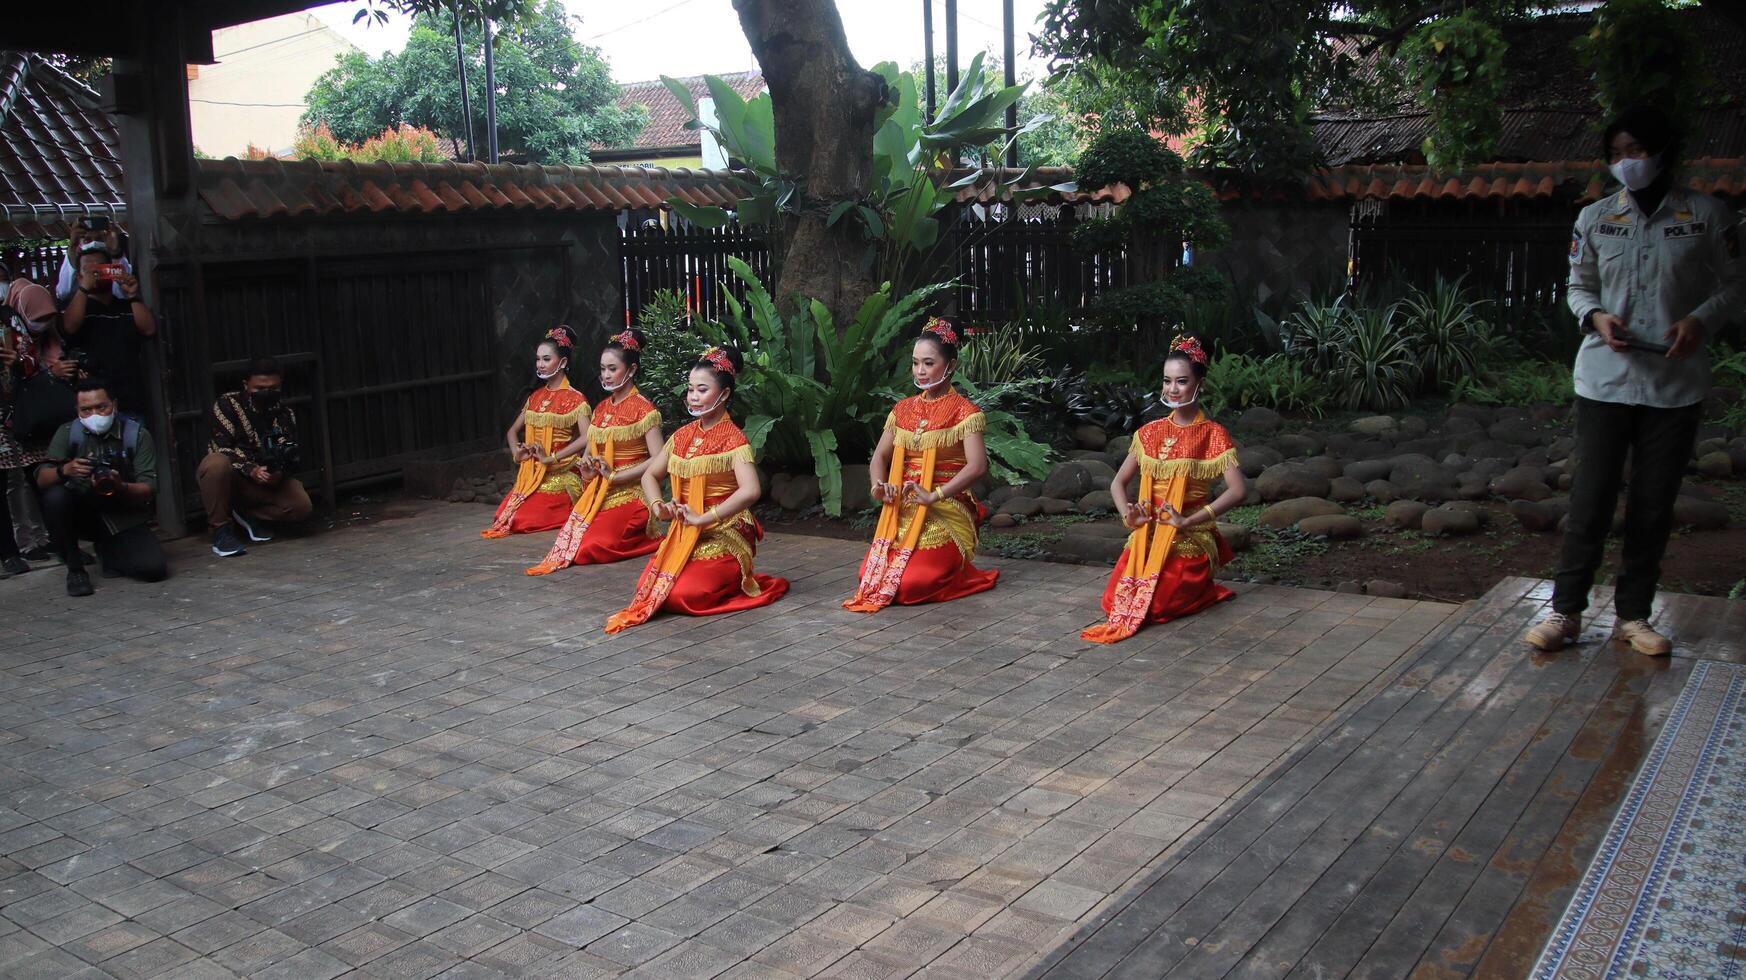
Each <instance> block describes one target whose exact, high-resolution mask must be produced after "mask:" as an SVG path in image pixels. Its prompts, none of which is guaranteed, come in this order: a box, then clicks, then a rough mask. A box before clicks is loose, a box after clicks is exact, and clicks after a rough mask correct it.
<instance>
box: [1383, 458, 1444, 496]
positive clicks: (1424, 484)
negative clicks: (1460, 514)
mask: <svg viewBox="0 0 1746 980" xmlns="http://www.w3.org/2000/svg"><path fill="white" fill-rule="evenodd" d="M1388 482H1390V483H1392V484H1394V486H1395V489H1396V490H1397V491H1399V493H1400V495H1401V496H1403V497H1413V498H1415V499H1418V500H1448V499H1450V498H1452V497H1454V496H1455V492H1456V490H1455V474H1454V473H1451V472H1449V471H1448V470H1446V469H1444V468H1443V467H1442V466H1439V465H1438V464H1436V463H1434V462H1432V461H1431V460H1430V458H1429V457H1426V456H1420V455H1408V456H1397V457H1395V460H1394V468H1393V469H1391V470H1389V473H1388Z"/></svg>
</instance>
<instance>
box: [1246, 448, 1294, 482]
mask: <svg viewBox="0 0 1746 980" xmlns="http://www.w3.org/2000/svg"><path fill="white" fill-rule="evenodd" d="M1283 462H1285V457H1284V456H1281V455H1279V453H1278V451H1276V450H1274V449H1270V448H1268V447H1267V446H1244V447H1242V448H1241V449H1238V450H1237V465H1238V466H1239V467H1241V468H1242V470H1243V475H1244V476H1246V477H1248V478H1249V479H1251V480H1253V479H1255V478H1256V477H1258V476H1260V475H1261V473H1262V471H1264V470H1266V469H1267V467H1269V466H1278V465H1279V464H1280V463H1283Z"/></svg>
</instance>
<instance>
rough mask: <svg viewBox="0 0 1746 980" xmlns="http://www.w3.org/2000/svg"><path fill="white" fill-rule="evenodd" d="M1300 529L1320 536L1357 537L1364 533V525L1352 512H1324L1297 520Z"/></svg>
mask: <svg viewBox="0 0 1746 980" xmlns="http://www.w3.org/2000/svg"><path fill="white" fill-rule="evenodd" d="M1297 527H1298V530H1300V531H1302V532H1303V533H1305V534H1308V535H1313V536H1315V537H1318V538H1336V539H1339V538H1356V537H1358V536H1359V535H1362V534H1363V533H1364V525H1363V524H1362V523H1361V522H1359V520H1358V518H1356V517H1353V516H1352V515H1351V514H1322V515H1320V516H1317V517H1306V518H1304V519H1303V520H1301V521H1298V522H1297Z"/></svg>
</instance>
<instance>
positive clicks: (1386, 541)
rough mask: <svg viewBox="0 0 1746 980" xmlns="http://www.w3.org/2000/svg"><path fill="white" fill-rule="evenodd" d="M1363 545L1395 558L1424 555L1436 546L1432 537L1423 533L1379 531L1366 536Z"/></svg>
mask: <svg viewBox="0 0 1746 980" xmlns="http://www.w3.org/2000/svg"><path fill="white" fill-rule="evenodd" d="M1363 543H1364V544H1366V545H1368V546H1369V547H1370V548H1372V549H1374V550H1376V551H1380V552H1382V553H1383V554H1385V555H1388V556H1390V557H1394V558H1402V557H1405V556H1407V555H1422V554H1424V553H1425V552H1427V551H1430V550H1431V549H1432V548H1433V547H1435V545H1436V542H1435V541H1434V540H1432V538H1431V536H1430V535H1428V534H1425V533H1424V532H1422V531H1379V532H1377V533H1374V534H1369V535H1366V536H1365V537H1364V541H1363Z"/></svg>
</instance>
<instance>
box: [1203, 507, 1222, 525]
mask: <svg viewBox="0 0 1746 980" xmlns="http://www.w3.org/2000/svg"><path fill="white" fill-rule="evenodd" d="M1201 510H1204V511H1206V516H1208V517H1210V518H1212V522H1213V523H1214V524H1217V523H1218V522H1219V512H1218V511H1216V510H1213V509H1212V504H1207V505H1205V506H1203V507H1202V508H1201Z"/></svg>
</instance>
